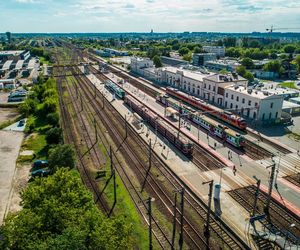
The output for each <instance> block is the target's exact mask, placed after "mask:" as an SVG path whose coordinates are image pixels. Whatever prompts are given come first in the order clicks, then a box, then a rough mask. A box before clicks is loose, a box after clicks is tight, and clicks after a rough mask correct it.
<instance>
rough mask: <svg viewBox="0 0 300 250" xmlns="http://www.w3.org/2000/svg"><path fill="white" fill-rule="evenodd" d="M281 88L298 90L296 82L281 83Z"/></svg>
mask: <svg viewBox="0 0 300 250" xmlns="http://www.w3.org/2000/svg"><path fill="white" fill-rule="evenodd" d="M279 86H281V87H284V88H290V89H297V87H296V86H295V83H294V82H283V83H280V84H279Z"/></svg>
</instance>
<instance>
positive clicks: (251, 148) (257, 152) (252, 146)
mask: <svg viewBox="0 0 300 250" xmlns="http://www.w3.org/2000/svg"><path fill="white" fill-rule="evenodd" d="M243 150H244V152H245V154H246V155H247V156H248V157H250V158H251V159H254V160H262V159H265V158H271V157H273V156H274V155H273V154H272V153H271V152H270V151H268V150H267V149H265V148H262V147H260V146H258V145H257V144H256V143H254V142H252V141H249V140H247V139H245V146H244V149H243Z"/></svg>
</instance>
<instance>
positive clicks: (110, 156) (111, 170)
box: [108, 146, 117, 217]
mask: <svg viewBox="0 0 300 250" xmlns="http://www.w3.org/2000/svg"><path fill="white" fill-rule="evenodd" d="M109 158H110V172H111V177H113V183H114V203H113V205H112V207H111V210H110V212H109V214H108V217H110V215H111V214H112V211H113V210H114V207H115V206H116V203H117V185H116V171H115V169H114V166H113V152H112V147H111V146H109Z"/></svg>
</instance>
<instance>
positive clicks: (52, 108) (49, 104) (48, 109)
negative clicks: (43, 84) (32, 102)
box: [40, 97, 57, 115]
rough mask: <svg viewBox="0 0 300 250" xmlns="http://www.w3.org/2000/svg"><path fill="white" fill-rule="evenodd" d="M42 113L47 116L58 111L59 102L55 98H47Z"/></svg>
mask: <svg viewBox="0 0 300 250" xmlns="http://www.w3.org/2000/svg"><path fill="white" fill-rule="evenodd" d="M40 111H41V113H42V114H44V115H47V114H49V113H53V112H56V111H57V101H56V100H55V99H54V98H50V97H47V98H46V99H45V101H44V103H43V106H42V108H41V110H40Z"/></svg>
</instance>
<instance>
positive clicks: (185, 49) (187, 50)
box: [178, 47, 190, 56]
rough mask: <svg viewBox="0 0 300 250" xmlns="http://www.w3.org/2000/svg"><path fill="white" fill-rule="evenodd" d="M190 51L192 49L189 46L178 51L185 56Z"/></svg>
mask: <svg viewBox="0 0 300 250" xmlns="http://www.w3.org/2000/svg"><path fill="white" fill-rule="evenodd" d="M189 52H190V50H189V49H188V48H187V47H181V48H180V49H179V50H178V53H179V55H181V56H183V55H186V54H188V53H189Z"/></svg>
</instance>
